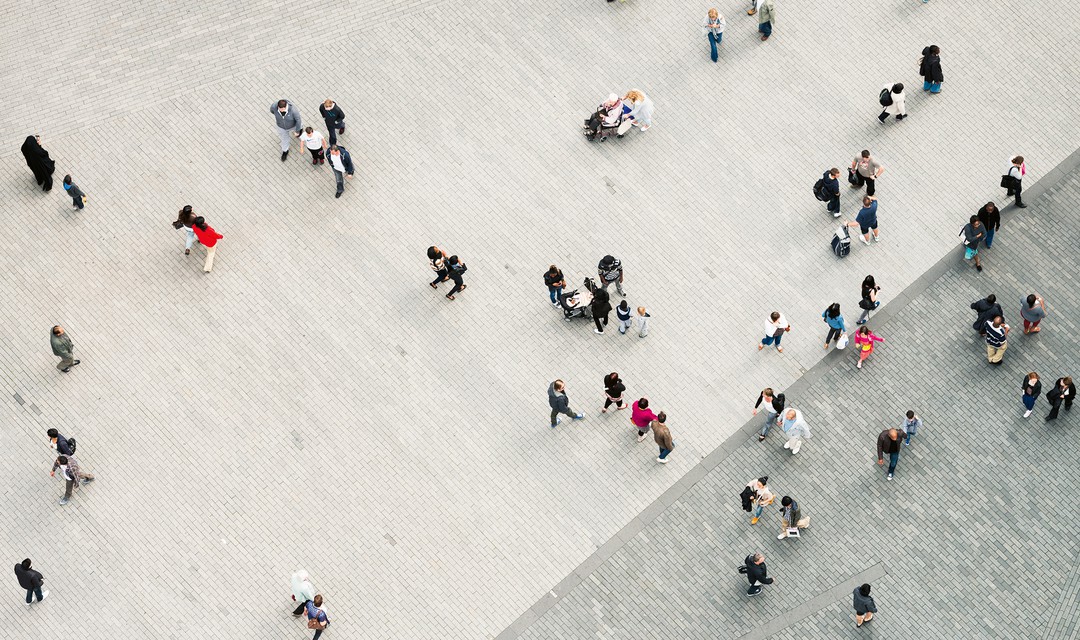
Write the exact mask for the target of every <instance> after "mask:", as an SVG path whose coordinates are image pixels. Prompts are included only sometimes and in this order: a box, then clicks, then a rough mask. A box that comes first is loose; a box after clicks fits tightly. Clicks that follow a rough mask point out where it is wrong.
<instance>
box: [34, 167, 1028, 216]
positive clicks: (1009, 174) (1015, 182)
mask: <svg viewBox="0 0 1080 640" xmlns="http://www.w3.org/2000/svg"><path fill="white" fill-rule="evenodd" d="M1025 174H1027V165H1025V164H1024V156H1013V157H1012V159H1011V160H1009V168H1008V169H1006V170H1005V175H1003V176H1001V186H1003V187H1005V197H1009V196H1016V206H1017V207H1019V208H1020V209H1026V208H1027V205H1026V204H1024V201H1023V199H1022V198H1021V195H1020V194H1021V193H1022V192H1023V190H1024V187H1023V182H1024V175H1025ZM46 191H48V189H46Z"/></svg>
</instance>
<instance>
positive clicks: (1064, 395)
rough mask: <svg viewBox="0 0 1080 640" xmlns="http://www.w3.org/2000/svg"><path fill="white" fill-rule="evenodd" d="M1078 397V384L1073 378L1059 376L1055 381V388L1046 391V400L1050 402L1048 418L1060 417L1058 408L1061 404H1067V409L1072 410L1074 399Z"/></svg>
mask: <svg viewBox="0 0 1080 640" xmlns="http://www.w3.org/2000/svg"><path fill="white" fill-rule="evenodd" d="M1074 398H1076V386H1075V385H1073V379H1072V378H1071V377H1069V376H1066V377H1064V378H1058V379H1057V382H1055V383H1054V388H1053V389H1051V390H1049V391H1047V392H1046V400H1047V402H1049V403H1050V407H1051V408H1050V413H1049V414H1047V416H1046V419H1047V420H1048V421H1049V420H1056V419H1057V417H1058V409H1060V408H1061V405H1062V404H1064V405H1065V410H1066V411H1072V404H1073V399H1074Z"/></svg>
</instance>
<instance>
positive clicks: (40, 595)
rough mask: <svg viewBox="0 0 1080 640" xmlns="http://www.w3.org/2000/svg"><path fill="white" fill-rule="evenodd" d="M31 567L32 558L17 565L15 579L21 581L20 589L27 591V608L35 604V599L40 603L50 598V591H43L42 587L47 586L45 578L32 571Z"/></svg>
mask: <svg viewBox="0 0 1080 640" xmlns="http://www.w3.org/2000/svg"><path fill="white" fill-rule="evenodd" d="M30 566H31V562H30V558H26V559H24V560H23V561H22V562H20V563H19V564H17V565H15V579H16V580H18V581H19V586H20V587H22V588H23V589H26V606H28V607H29V606H30V605H32V604H33V603H34V598H35V597H36V598H37V601H38V602H41V601H42V600H44V599H45V598H48V597H49V591H48V589H46V590H45V591H42V590H41V587H42V586H43V585H44V584H45V577H44V576H42V575H41V573H39V572H38V571H35V570H34V569H31V568H30Z"/></svg>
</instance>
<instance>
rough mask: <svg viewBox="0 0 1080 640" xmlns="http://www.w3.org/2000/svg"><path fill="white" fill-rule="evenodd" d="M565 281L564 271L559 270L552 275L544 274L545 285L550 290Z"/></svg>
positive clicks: (546, 272)
mask: <svg viewBox="0 0 1080 640" xmlns="http://www.w3.org/2000/svg"><path fill="white" fill-rule="evenodd" d="M564 281H565V278H563V274H562V271H559V270H558V269H556V270H555V273H551V272H550V271H545V272H544V284H546V285H547V286H548V288H549V289H554V288H555V285H556V284H558V283H560V282H564Z"/></svg>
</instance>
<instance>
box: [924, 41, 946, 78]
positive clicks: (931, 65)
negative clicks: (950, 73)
mask: <svg viewBox="0 0 1080 640" xmlns="http://www.w3.org/2000/svg"><path fill="white" fill-rule="evenodd" d="M922 55H923V58H922V62H920V63H919V75H920V76H922V77H923V79H924V80H926V81H927V82H945V76H943V75H941V56H936V55H930V47H924V48H923V50H922Z"/></svg>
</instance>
